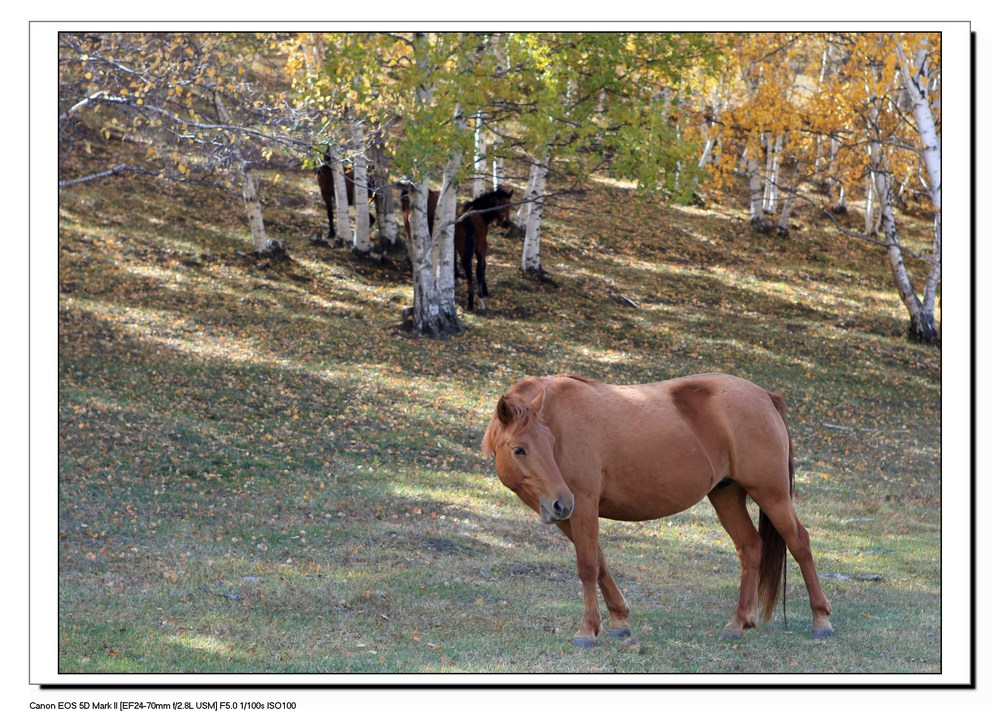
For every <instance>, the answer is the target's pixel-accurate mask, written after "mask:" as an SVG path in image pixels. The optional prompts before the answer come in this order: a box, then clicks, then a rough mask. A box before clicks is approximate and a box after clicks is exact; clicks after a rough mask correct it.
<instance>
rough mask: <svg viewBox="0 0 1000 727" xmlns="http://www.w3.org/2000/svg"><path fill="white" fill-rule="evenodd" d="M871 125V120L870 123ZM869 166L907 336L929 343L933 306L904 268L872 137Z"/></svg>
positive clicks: (879, 153)
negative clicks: (907, 317) (907, 325)
mask: <svg viewBox="0 0 1000 727" xmlns="http://www.w3.org/2000/svg"><path fill="white" fill-rule="evenodd" d="M873 126H874V124H873ZM871 155H872V168H873V174H874V177H875V190H876V192H877V194H878V200H879V205H880V207H881V217H882V220H881V225H882V233H883V235H884V236H885V242H886V252H887V254H888V257H889V268H890V269H891V270H892V279H893V282H895V284H896V291H897V292H898V293H899V297H900V299H901V300H902V301H903V305H904V306H906V311H907V313H909V314H910V337H911V338H914V339H916V340H919V341H922V342H925V343H930V342H934V341H936V340H937V339H938V333H937V327H936V325H935V322H934V310H933V309H931V310H930V312H929V313H928V312H927V311H926V310H925V308H924V305H923V304H922V302H921V300H920V297H919V296H918V295H917V293H916V290H914V287H913V283H912V282H911V280H910V275H909V272H908V271H907V269H906V261H905V260H904V259H903V252H902V250H901V249H900V247H899V236H898V233H897V231H896V216H895V212H894V210H893V206H892V194H891V190H890V187H889V171H888V168H887V167H886V166H885V159H884V158H883V153H882V145H881V144H880V143H879V142H877V141H874V142H872V144H871Z"/></svg>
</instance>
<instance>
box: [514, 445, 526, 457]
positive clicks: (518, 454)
mask: <svg viewBox="0 0 1000 727" xmlns="http://www.w3.org/2000/svg"><path fill="white" fill-rule="evenodd" d="M511 451H512V452H514V456H515V457H523V456H524V455H525V454H526V452H525V451H524V447H514V449H513V450H511Z"/></svg>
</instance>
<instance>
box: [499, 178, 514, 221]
mask: <svg viewBox="0 0 1000 727" xmlns="http://www.w3.org/2000/svg"><path fill="white" fill-rule="evenodd" d="M512 196H514V190H513V189H504V188H503V187H497V190H496V204H497V207H499V209H498V210H497V224H498V225H500V226H501V227H502V228H504V229H505V230H506V229H507V228H509V227H510V198H511V197H512Z"/></svg>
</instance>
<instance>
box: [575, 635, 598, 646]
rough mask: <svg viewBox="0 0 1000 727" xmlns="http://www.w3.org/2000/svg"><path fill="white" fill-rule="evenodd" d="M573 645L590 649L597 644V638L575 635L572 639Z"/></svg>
mask: <svg viewBox="0 0 1000 727" xmlns="http://www.w3.org/2000/svg"><path fill="white" fill-rule="evenodd" d="M573 646H576V647H578V648H580V649H592V648H594V647H595V646H597V639H591V638H590V637H588V636H577V637H576V638H575V639H573Z"/></svg>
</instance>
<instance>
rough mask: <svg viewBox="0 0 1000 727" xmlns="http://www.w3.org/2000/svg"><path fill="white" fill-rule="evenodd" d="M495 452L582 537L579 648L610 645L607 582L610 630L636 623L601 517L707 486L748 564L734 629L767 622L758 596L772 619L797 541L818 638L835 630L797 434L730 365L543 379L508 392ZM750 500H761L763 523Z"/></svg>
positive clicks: (684, 502) (511, 474)
mask: <svg viewBox="0 0 1000 727" xmlns="http://www.w3.org/2000/svg"><path fill="white" fill-rule="evenodd" d="M483 451H484V452H486V453H487V454H491V455H493V456H494V457H495V462H496V471H497V475H498V476H499V477H500V481H501V482H503V484H504V485H506V486H507V487H508V488H510V489H511V490H513V491H514V493H515V494H516V495H517V496H518V497H519V498H520V499H521V500H523V501H524V502H525V503H526V504H527V505H528V506H529V507H531V508H532V509H533V510H535V511H536V512H538V513H539V515H540V516H541V519H542V522H544V523H555V524H556V525H557V526H558V527H559V529H560V530H562V532H563V533H564V534H565V535H566V536H567V537H568V538H569V539H570V540H571V541H572V542H573V544H574V546H576V564H577V572H578V574H579V577H580V581H581V582H582V583H583V600H584V612H583V623H582V624H581V625H580V629H579V630H578V631H577V632H576V636H575V638H574V640H573V643H574V644H575V645H577V646H592V645H594V644H595V643H596V639H597V635H598V633H599V632H600V629H601V616H600V612H599V611H598V606H597V587H598V586H600V589H601V592H602V593H603V594H604V602H605V604H606V605H607V607H608V611H609V613H610V617H611V622H610V629H609V633H610V634H611V635H612V636H616V637H625V636H628V635H629V634H630V633H631V632H630V629H629V625H628V615H629V608H628V605H627V603H626V602H625V598H624V597H623V596H622V594H621V591H619V590H618V586H617V585H616V584H615V581H614V578H613V577H612V576H611V571H609V570H608V565H607V563H606V561H605V559H604V553H603V552H602V551H601V547H600V545H599V544H598V537H597V532H598V518H600V517H605V518H610V519H613V520H632V521H636V520H653V519H656V518H661V517H665V516H667V515H672V514H674V513H678V512H681V511H682V510H686V509H687V508H689V507H691V506H692V505H694V504H695V503H697V502H698V501H699V500H701V499H702V498H703V497H705V496H706V495H707V496H708V499H709V501H710V502H711V503H712V505H713V506H714V507H715V511H716V513H717V514H718V516H719V520H720V521H721V522H722V526H723V527H724V528H725V529H726V532H727V533H729V536H730V537H731V538H732V540H733V543H734V544H735V545H736V552H737V554H738V555H739V560H740V566H741V579H740V595H739V601H738V602H737V605H736V609H735V610H734V612H733V615H732V617H731V618H730V619H729V622H728V623H727V624H726V626H725V627H724V628H723V630H722V635H723V636H724V637H727V638H739V637H740V636H742V635H743V632H744V630H745V629H748V628H753V627H754V626H755V625H756V624H757V615H758V600H759V602H760V603H759V605H760V614H761V617H762V619H763V621H767V620H769V619H770V618H771V615H772V613H773V610H774V606H775V603H776V600H777V594H778V591H779V588H780V585H781V582H782V578H783V566H784V562H785V552H786V551H785V548H786V545H787V548H788V549H789V550H790V551H791V552H792V555H793V556H794V557H795V560H796V561H798V564H799V567H800V568H801V571H802V576H803V578H804V579H805V583H806V588H807V590H808V591H809V603H810V606H811V608H812V614H813V625H812V634H813V636H814V637H816V638H823V637H826V636H830V635H831V634H832V633H833V629H832V627H831V626H830V602H829V601H828V600H827V599H826V596H825V595H824V594H823V588H822V587H821V585H820V582H819V578H818V577H817V574H816V567H815V565H814V564H813V557H812V550H811V549H810V546H809V534H808V533H807V532H806V529H805V528H804V527H803V526H802V523H800V522H799V519H798V517H797V516H796V514H795V510H794V509H793V507H792V499H791V494H792V478H793V473H794V470H793V464H792V444H791V437H790V435H789V431H788V416H787V414H786V410H785V402H784V399H782V397H781V396H779V395H778V394H773V393H771V392H769V391H766V390H765V389H762V388H760V387H759V386H757V385H755V384H752V383H750V382H749V381H746V380H744V379H739V378H736V377H733V376H727V375H725V374H704V375H700V376H687V377H684V378H680V379H670V380H668V381H660V382H658V383H654V384H644V385H639V386H608V385H606V384H601V383H598V382H596V381H590V380H588V379H583V378H579V377H573V376H552V377H545V378H530V379H525V380H523V381H521V382H520V383H518V384H516V385H515V386H513V387H512V388H511V389H510V390H508V391H507V393H505V394H504V395H503V396H502V397H501V398H500V401H499V402H498V403H497V406H496V411H495V412H494V414H493V418H492V420H491V421H490V423H489V426H488V428H487V430H486V435H485V437H484V438H483ZM747 497H750V498H752V499H753V500H754V501H755V502H756V503H757V504H758V505H759V506H760V524H759V530H758V529H757V528H755V527H754V525H753V522H752V521H751V519H750V515H749V513H748V512H747Z"/></svg>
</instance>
